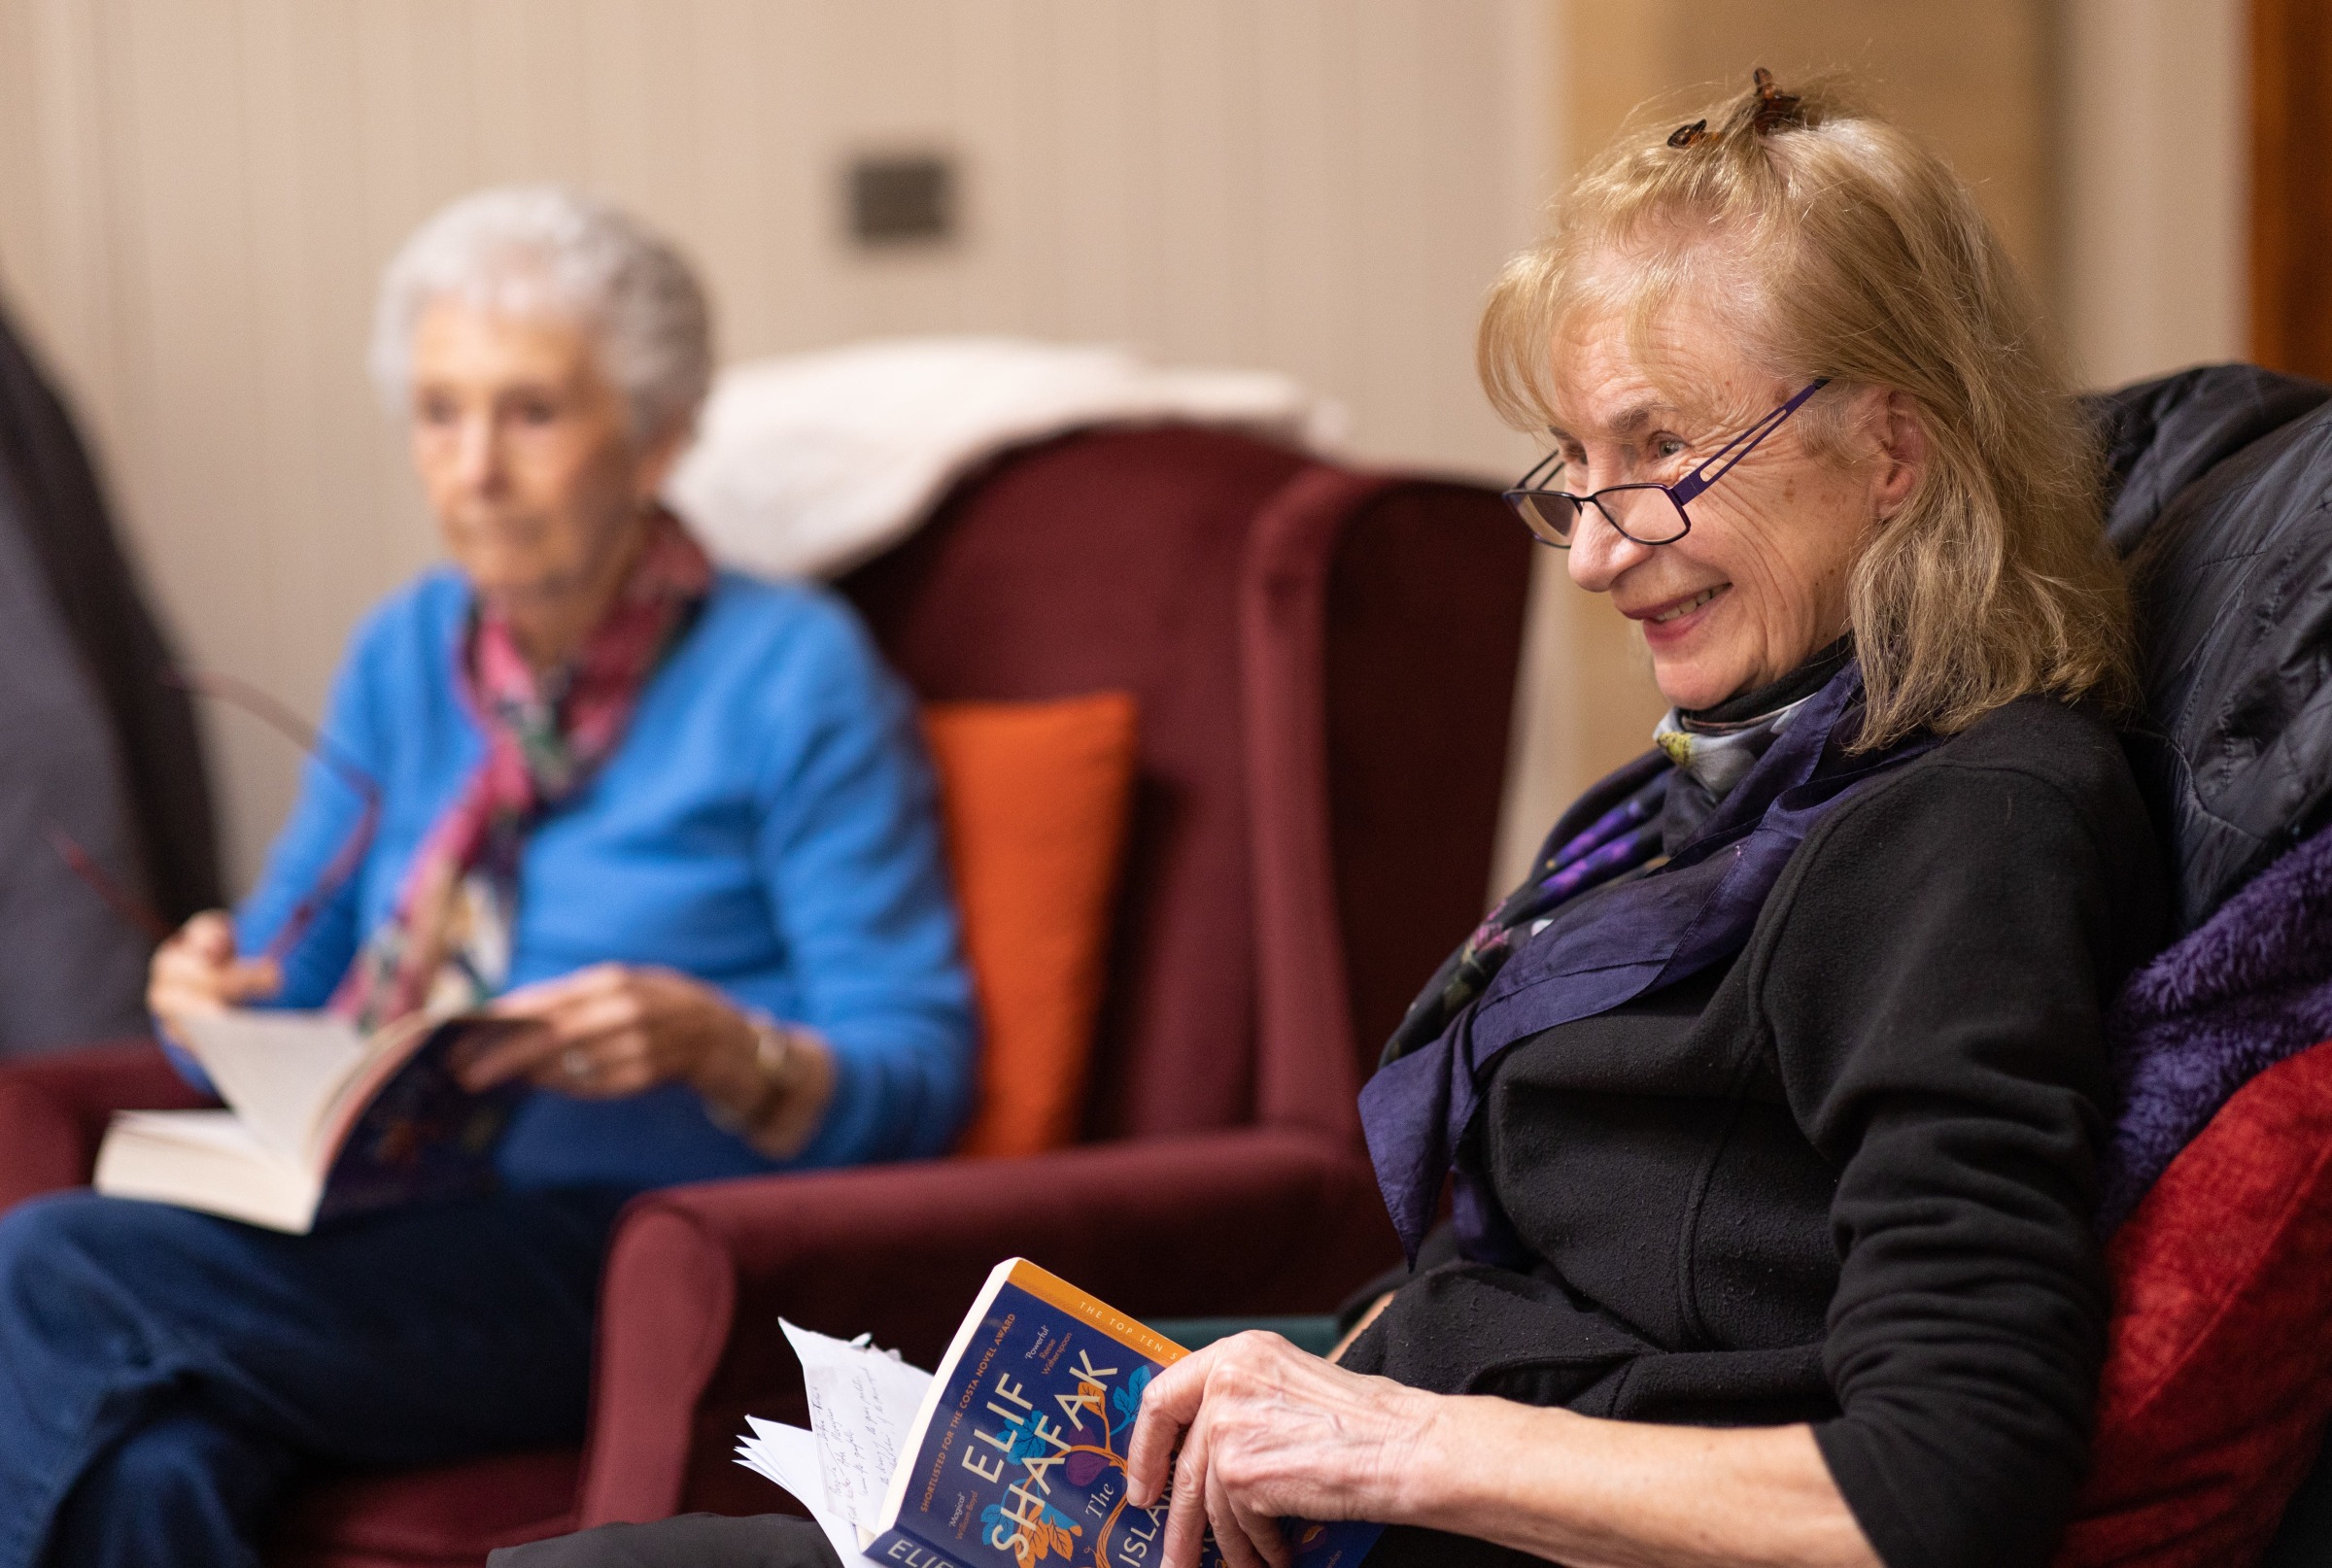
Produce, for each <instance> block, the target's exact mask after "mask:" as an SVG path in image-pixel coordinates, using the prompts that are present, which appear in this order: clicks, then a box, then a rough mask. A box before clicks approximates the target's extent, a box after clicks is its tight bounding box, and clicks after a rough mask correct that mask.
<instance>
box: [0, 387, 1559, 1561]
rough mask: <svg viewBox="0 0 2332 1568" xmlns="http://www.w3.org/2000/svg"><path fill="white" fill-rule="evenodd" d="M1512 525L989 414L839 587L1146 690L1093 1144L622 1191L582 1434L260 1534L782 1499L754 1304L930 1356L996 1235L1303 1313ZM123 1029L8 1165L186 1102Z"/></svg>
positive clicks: (1045, 661)
mask: <svg viewBox="0 0 2332 1568" xmlns="http://www.w3.org/2000/svg"><path fill="white" fill-rule="evenodd" d="M1528 553H1529V545H1528V541H1527V539H1526V535H1525V534H1524V532H1523V530H1522V529H1521V528H1518V527H1516V526H1515V524H1514V523H1513V520H1512V519H1511V517H1510V516H1509V515H1507V513H1506V511H1505V509H1504V507H1503V506H1501V505H1500V504H1499V502H1498V501H1497V499H1496V497H1495V496H1494V495H1493V494H1491V493H1490V492H1488V491H1485V490H1482V489H1478V488H1475V487H1471V486H1465V485H1458V484H1450V483H1442V482H1435V481H1427V480H1419V479H1411V478H1400V477H1395V476H1387V475H1370V474H1361V473H1355V472H1353V471H1350V470H1347V469H1343V468H1339V467H1335V466H1332V465H1328V464H1325V463H1320V462H1317V461H1313V460H1307V459H1305V458H1303V457H1302V456H1300V455H1297V454H1294V453H1291V452H1287V451H1284V450H1282V449H1279V448H1276V447H1272V446H1267V445H1263V444H1261V443H1258V442H1255V441H1252V440H1249V439H1247V438H1244V437H1241V436H1236V435H1231V434H1226V433H1223V432H1219V431H1211V430H1201V429H1191V428H1181V427H1168V428H1160V429H1150V430H1140V431H1117V432H1100V433H1087V434H1080V435H1077V436H1072V437H1068V438H1065V439H1062V440H1059V441H1055V442H1052V443H1048V444H1046V445H1044V446H1041V447H1036V448H1032V449H1028V450H1024V451H1021V452H1017V453H1014V454H1012V455H1010V456H1008V457H1007V458H1005V459H1004V460H1001V461H999V462H998V463H996V464H994V465H993V466H991V467H990V468H989V469H987V470H986V471H984V472H983V473H981V474H978V475H976V476H975V477H974V478H972V479H971V480H968V481H967V482H966V483H965V484H963V485H961V486H959V487H958V489H957V491H956V492H955V494H953V496H952V497H951V498H950V499H949V501H948V502H947V503H946V504H945V505H944V506H943V509H942V510H941V512H940V514H939V515H938V516H937V517H936V518H935V519H934V520H933V521H932V523H930V524H929V525H928V526H927V527H926V528H923V529H922V530H921V531H920V532H918V533H917V534H916V535H915V536H914V537H913V538H912V539H910V540H909V542H908V543H907V544H905V545H903V546H901V547H900V548H899V549H897V550H895V551H893V552H892V553H891V554H889V555H887V556H885V557H883V558H882V559H880V560H878V561H876V562H873V563H872V564H870V565H868V566H866V567H863V568H861V569H860V570H859V571H857V572H856V573H854V574H853V575H852V576H850V577H849V578H848V579H846V580H845V581H844V582H843V583H842V584H841V585H840V586H841V588H842V590H843V592H844V593H846V594H847V595H848V596H849V597H851V598H852V599H853V600H854V601H855V602H856V603H857V604H858V606H859V608H860V610H861V611H862V612H863V613H864V614H865V616H866V618H867V620H868V622H869V624H870V625H871V626H872V627H873V629H874V633H875V635H876V637H877V638H878V640H879V641H880V642H881V644H882V646H883V648H884V649H885V651H886V652H887V653H888V655H889V656H890V658H891V659H892V660H893V662H894V663H895V664H896V665H897V666H898V667H899V668H900V669H901V670H902V671H903V672H904V673H905V675H906V677H907V679H908V680H909V683H910V684H912V685H913V686H914V688H915V689H916V690H917V691H918V692H919V693H920V694H921V695H922V696H923V697H925V698H927V699H1015V698H1043V697H1055V696H1064V695H1069V694H1074V693H1080V692H1088V691H1093V690H1097V689H1102V688H1119V689H1125V690H1130V691H1132V692H1133V693H1134V694H1135V695H1136V697H1137V698H1138V699H1139V701H1140V704H1141V708H1140V711H1141V725H1142V736H1141V759H1140V767H1139V769H1138V783H1137V796H1136V801H1135V810H1134V819H1133V830H1132V834H1131V837H1130V842H1129V847H1128V851H1127V853H1128V862H1127V874H1126V876H1125V878H1124V893H1123V897H1122V899H1121V902H1120V907H1119V909H1118V911H1117V919H1116V924H1115V933H1114V937H1113V949H1112V956H1111V963H1110V969H1109V978H1108V983H1107V988H1106V992H1105V997H1104V1003H1103V1008H1102V1018H1101V1022H1100V1025H1099V1029H1098V1039H1097V1045H1096V1049H1097V1053H1098V1055H1097V1063H1096V1072H1095V1074H1094V1089H1093V1095H1092V1100H1091V1104H1090V1106H1089V1109H1088V1116H1087V1127H1086V1140H1087V1141H1086V1142H1084V1143H1082V1144H1081V1145H1080V1146H1078V1147H1075V1148H1071V1149H1066V1150H1062V1151H1059V1152H1056V1153H1052V1154H1047V1155H1042V1156H1038V1157H1035V1158H1031V1159H1018V1160H994V1161H977V1162H976V1161H961V1160H948V1161H936V1162H929V1163H923V1164H909V1165H892V1166H882V1167H873V1168H867V1169H861V1170H853V1171H841V1172H832V1173H821V1174H814V1175H804V1176H780V1177H767V1178H755V1179H749V1180H739V1181H724V1182H712V1183H706V1184H703V1185H700V1186H692V1187H684V1188H674V1189H669V1190H667V1191H663V1192H658V1193H651V1194H648V1195H646V1196H644V1197H642V1198H640V1199H638V1200H636V1201H635V1202H634V1204H633V1205H632V1207H631V1208H630V1209H629V1210H627V1211H626V1213H625V1215H624V1217H623V1219H622V1220H621V1222H620V1223H619V1225H618V1227H617V1230H616V1235H615V1239H614V1242H613V1244H612V1250H611V1253H610V1257H609V1261H608V1268H607V1274H606V1278H605V1281H604V1284H603V1286H602V1312H601V1317H600V1341H599V1346H598V1350H597V1368H596V1371H595V1383H594V1391H593V1414H592V1419H591V1430H590V1436H589V1442H588V1445H587V1447H586V1449H584V1450H583V1451H582V1452H581V1453H576V1452H551V1453H535V1454H516V1455H504V1456H500V1457H497V1458H494V1459H489V1460H481V1461H477V1462H474V1463H470V1464H465V1465H460V1466H453V1467H448V1468H445V1469H441V1470H434V1471H426V1472H404V1473H397V1474H391V1475H373V1476H360V1477H342V1478H338V1479H336V1480H328V1481H326V1482H324V1483H320V1484H318V1485H315V1486H313V1487H311V1488H310V1489H309V1490H308V1491H307V1492H306V1493H304V1494H303V1495H302V1497H301V1498H300V1499H299V1501H298V1502H297V1504H296V1505H295V1506H294V1508H293V1509H292V1510H291V1514H290V1516H289V1517H287V1519H286V1520H285V1522H284V1526H283V1534H282V1538H281V1540H280V1542H279V1545H278V1548H277V1551H275V1553H274V1556H275V1559H276V1560H277V1561H279V1562H281V1563H285V1564H294V1563H296V1564H316V1565H321V1564H330V1565H333V1568H419V1565H422V1564H431V1565H434V1564H451V1563H475V1562H477V1561H478V1560H479V1559H480V1558H481V1557H482V1556H483V1554H484V1552H485V1551H486V1550H487V1549H488V1548H490V1547H492V1546H495V1545H499V1544H503V1543H506V1542H510V1541H516V1540H524V1539H531V1538H533V1537H536V1536H540V1535H545V1534H550V1533H555V1532H556V1531H559V1530H562V1529H567V1528H573V1527H576V1526H578V1525H589V1524H595V1523H600V1522H605V1521H608V1520H614V1519H645V1518H655V1517H663V1516H665V1515H668V1514H670V1513H673V1512H676V1511H680V1510H685V1509H712V1510H716V1511H722V1512H734V1513H748V1512H768V1511H770V1510H772V1509H774V1508H778V1507H781V1506H783V1499H782V1496H781V1494H780V1493H778V1492H777V1491H776V1490H775V1489H774V1488H773V1487H771V1486H770V1485H769V1484H768V1483H766V1482H763V1481H761V1480H759V1479H758V1478H755V1477H752V1476H750V1475H748V1474H747V1473H746V1472H744V1471H742V1470H740V1469H738V1468H737V1466H736V1465H735V1464H734V1463H733V1462H732V1461H731V1449H732V1445H733V1443H734V1441H735V1435H736V1434H737V1431H738V1430H739V1429H740V1428H741V1426H742V1417H743V1415H744V1414H745V1413H746V1412H748V1411H750V1412H752V1413H754V1414H757V1415H768V1416H780V1417H782V1416H786V1415H789V1414H791V1415H793V1416H794V1418H796V1419H799V1418H801V1417H800V1411H799V1405H800V1399H801V1380H800V1376H799V1373H798V1370H797V1368H796V1366H795V1363H794V1361H793V1359H792V1356H791V1353H790V1351H788V1350H786V1349H784V1348H783V1347H782V1346H783V1341H782V1337H781V1336H780V1335H779V1334H778V1333H777V1331H776V1320H777V1317H778V1315H779V1314H780V1313H782V1314H784V1315H785V1316H787V1317H790V1318H792V1319H794V1320H795V1321H798V1322H802V1323H805V1324H806V1325H808V1326H810V1327H814V1328H820V1329H824V1330H828V1331H830V1332H836V1333H841V1334H855V1333H857V1332H860V1331H861V1330H872V1331H873V1332H874V1335H875V1337H876V1339H877V1340H878V1341H879V1342H881V1343H883V1344H885V1345H894V1346H899V1347H900V1348H901V1349H903V1350H904V1351H905V1352H906V1353H907V1354H908V1355H909V1357H910V1358H914V1359H919V1360H921V1361H923V1362H924V1364H926V1365H928V1364H930V1362H931V1361H932V1359H934V1358H936V1357H937V1356H938V1355H939V1353H940V1352H941V1351H942V1350H943V1348H944V1346H945V1345H946V1342H947V1339H948V1337H949V1335H950V1333H951V1332H952V1330H953V1328H954V1326H955V1324H956V1322H957V1320H958V1318H959V1317H960V1316H961V1314H962V1312H963V1309H964V1306H965V1304H966V1303H967V1302H968V1301H969V1300H970V1299H971V1296H972V1295H973V1293H974V1291H975V1290H976V1289H977V1285H978V1283H979V1281H980V1279H981V1278H983V1277H984V1276H985V1274H986V1272H987V1271H988V1269H989V1268H990V1267H991V1266H992V1265H993V1264H994V1263H995V1262H996V1260H997V1259H999V1258H1001V1257H1004V1256H1007V1255H1010V1254H1013V1253H1018V1254H1022V1255H1025V1256H1029V1257H1032V1258H1035V1259H1036V1260H1038V1261H1039V1262H1041V1263H1044V1264H1045V1265H1046V1266H1047V1267H1049V1268H1052V1269H1054V1270H1056V1271H1058V1272H1060V1273H1062V1274H1063V1275H1065V1276H1067V1277H1069V1278H1072V1279H1075V1280H1076V1281H1077V1282H1079V1283H1080V1284H1081V1285H1083V1286H1085V1287H1086V1288H1088V1289H1091V1290H1093V1291H1095V1292H1096V1293H1098V1294H1100V1295H1102V1296H1104V1297H1106V1298H1108V1299H1110V1300H1112V1301H1114V1302H1115V1303H1117V1304H1118V1305H1120V1306H1122V1307H1124V1308H1126V1309H1128V1310H1129V1311H1133V1312H1142V1313H1148V1314H1156V1315H1196V1314H1211V1313H1269V1312H1297V1311H1307V1310H1309V1311H1319V1310H1324V1309H1325V1308H1327V1307H1329V1306H1331V1305H1332V1304H1333V1303H1334V1302H1335V1301H1336V1300H1337V1299H1338V1298H1339V1297H1340V1296H1341V1295H1342V1294H1343V1293H1344V1292H1345V1291H1347V1290H1348V1289H1350V1288H1351V1287H1352V1286H1354V1285H1355V1284H1357V1283H1358V1282H1359V1281H1361V1280H1362V1279H1364V1278H1366V1277H1367V1276H1368V1275H1370V1274H1371V1273H1373V1272H1374V1271H1376V1270H1377V1269H1379V1268H1381V1267H1383V1266H1384V1265H1385V1264H1386V1263H1387V1262H1388V1261H1389V1260H1390V1259H1391V1257H1392V1255H1393V1243H1392V1238H1391V1234H1390V1230H1389V1226H1388V1225H1387V1223H1386V1221H1385V1218H1384V1211H1383V1208H1382V1205H1381V1203H1380V1201H1379V1199H1378V1196H1377V1192H1376V1186H1375V1182H1374V1180H1373V1178H1372V1176H1371V1175H1370V1172H1369V1169H1368V1165H1367V1162H1366V1159H1365V1157H1364V1155H1363V1153H1362V1151H1361V1148H1360V1144H1359V1138H1358V1128H1357V1123H1356V1120H1355V1113H1354V1095H1355V1089H1356V1087H1357V1084H1358V1082H1359V1080H1360V1077H1361V1074H1362V1071H1363V1068H1364V1066H1365V1065H1366V1064H1367V1063H1370V1062H1373V1059H1374V1056H1375V1051H1376V1046H1377V1043H1378V1042H1379V1041H1381V1040H1383V1039H1384V1038H1385V1037H1386V1035H1387V1034H1388V1033H1389V1031H1390V1029H1391V1027H1392V1025H1393V1024H1394V1022H1395V1021H1396V1020H1397V1019H1398V1017H1399V1014H1400V1011H1401V1008H1402V1007H1403V1006H1405V1004H1406V1002H1407V1000H1408V998H1409V996H1410V995H1411V993H1412V992H1413V991H1414V990H1415V988H1416V986H1417V985H1418V984H1419V983H1421V981H1422V980H1423V977H1424V976H1425V975H1426V974H1428V973H1429V972H1431V971H1432V969H1433V967H1434V966H1435V965H1436V964H1437V963H1438V962H1439V960H1440V959H1441V957H1442V955H1443V954H1444V953H1445V952H1446V951H1447V950H1448V948H1449V947H1450V946H1451V945H1453V944H1454V943H1455V942H1456V941H1457V940H1458V938H1459V937H1462V936H1463V935H1464V933H1465V931H1466V930H1467V929H1468V928H1469V927H1470V926H1471V924H1472V923H1473V922H1474V921H1475V920H1476V919H1477V918H1478V917H1479V915H1480V912H1481V909H1482V907H1483V905H1484V902H1485V895H1486V892H1487V881H1488V874H1489V869H1490V857H1491V844H1492V833H1493V830H1494V826H1495V821H1496V814H1497V804H1498V799H1499V794H1500V786H1501V782H1502V778H1503V774H1504V768H1505V758H1506V738H1507V728H1508V716H1509V711H1510V708H1511V704H1512V699H1513V683H1514V673H1515V668H1516V663H1517V657H1518V653H1519V650H1520V645H1521V636H1522V625H1523V607H1524V595H1525V587H1526V576H1527V567H1528ZM185 1098H186V1097H185V1092H184V1091H183V1090H182V1089H179V1088H178V1087H177V1086H176V1083H175V1080H173V1079H170V1078H169V1077H168V1076H167V1074H166V1072H165V1071H164V1070H163V1069H162V1068H161V1066H160V1063H159V1059H158V1055H157V1054H155V1053H154V1052H153V1051H152V1049H151V1047H144V1046H139V1047H116V1048H113V1049H112V1050H111V1051H110V1053H98V1052H85V1053H76V1054H75V1055H74V1056H72V1057H68V1058H63V1059H52V1060H51V1061H48V1062H44V1063H40V1064H35V1065H32V1066H27V1067H22V1068H17V1069H10V1070H6V1071H0V1203H5V1202H14V1201H16V1200H17V1199H18V1198H20V1197H22V1196H25V1195H27V1194H28V1193H30V1192H34V1191H39V1190H42V1189H44V1188H48V1187H54V1186H60V1185H68V1184H71V1183H74V1182H78V1181H81V1180H84V1179H86V1171H87V1169H88V1160H89V1158H90V1155H91V1153H92V1151H93V1148H94V1142H95V1139H96V1137H97V1136H98V1134H99V1133H100V1132H101V1130H102V1125H103V1121H104V1118H105V1116H106V1115H107V1114H108V1113H110V1111H111V1109H113V1108H116V1107H119V1106H125V1105H160V1104H170V1103H184V1101H185Z"/></svg>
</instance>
